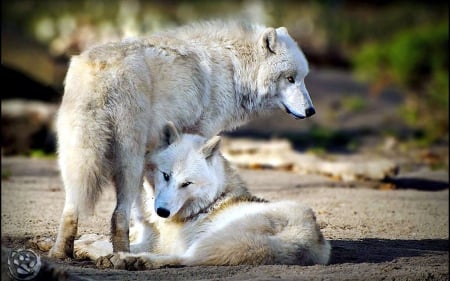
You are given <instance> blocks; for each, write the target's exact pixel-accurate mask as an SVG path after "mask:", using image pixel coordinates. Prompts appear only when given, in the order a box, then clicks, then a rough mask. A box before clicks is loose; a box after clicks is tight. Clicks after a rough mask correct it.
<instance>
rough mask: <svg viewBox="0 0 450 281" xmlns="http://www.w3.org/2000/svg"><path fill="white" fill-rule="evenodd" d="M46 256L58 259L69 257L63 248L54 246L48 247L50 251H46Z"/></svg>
mask: <svg viewBox="0 0 450 281" xmlns="http://www.w3.org/2000/svg"><path fill="white" fill-rule="evenodd" d="M48 256H49V257H50V258H54V259H60V260H63V259H67V258H69V255H68V254H67V253H66V252H65V251H64V250H61V249H58V248H57V247H55V246H53V247H52V248H51V249H50V251H49V252H48Z"/></svg>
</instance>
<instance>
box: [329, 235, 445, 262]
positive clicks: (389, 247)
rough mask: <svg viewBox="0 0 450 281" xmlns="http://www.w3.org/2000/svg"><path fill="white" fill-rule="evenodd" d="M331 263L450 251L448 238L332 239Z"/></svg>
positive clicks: (386, 260)
mask: <svg viewBox="0 0 450 281" xmlns="http://www.w3.org/2000/svg"><path fill="white" fill-rule="evenodd" d="M331 245H332V247H333V250H332V255H331V260H330V264H341V263H381V262H388V261H392V260H394V259H397V258H401V257H417V256H423V255H426V254H427V253H430V252H434V253H436V252H442V253H443V254H444V253H447V255H448V252H449V248H448V246H449V244H448V240H445V239H425V240H388V239H375V238H368V239H362V240H332V241H331Z"/></svg>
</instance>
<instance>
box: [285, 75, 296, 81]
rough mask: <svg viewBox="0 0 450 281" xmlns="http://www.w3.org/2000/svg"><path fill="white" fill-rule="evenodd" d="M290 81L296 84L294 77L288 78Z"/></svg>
mask: <svg viewBox="0 0 450 281" xmlns="http://www.w3.org/2000/svg"><path fill="white" fill-rule="evenodd" d="M286 79H287V80H288V82H289V83H295V80H294V77H292V76H289V77H287V78H286Z"/></svg>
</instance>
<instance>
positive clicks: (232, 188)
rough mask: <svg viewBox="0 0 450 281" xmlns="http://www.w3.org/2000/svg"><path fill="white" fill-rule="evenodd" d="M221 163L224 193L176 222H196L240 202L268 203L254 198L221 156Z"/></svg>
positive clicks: (175, 219)
mask: <svg viewBox="0 0 450 281" xmlns="http://www.w3.org/2000/svg"><path fill="white" fill-rule="evenodd" d="M219 157H221V161H222V162H223V167H224V171H223V173H224V174H225V180H224V183H225V184H224V186H223V189H222V192H221V193H219V195H218V196H217V197H216V198H215V199H213V200H212V201H211V202H209V204H206V206H204V207H202V208H200V209H198V210H196V211H194V212H192V214H190V215H189V216H187V217H183V218H174V221H176V222H188V221H192V220H196V219H198V218H199V217H200V215H202V214H209V215H211V214H213V213H217V212H220V211H221V210H223V209H224V208H225V207H226V206H229V205H232V204H236V203H238V202H268V201H267V200H265V199H261V198H258V197H256V196H253V195H252V194H251V193H250V192H249V191H248V189H247V187H246V185H245V183H244V181H243V180H242V179H241V177H240V176H239V175H238V174H237V173H236V171H235V170H234V169H233V168H232V167H231V166H230V164H229V162H228V161H227V160H226V159H224V158H223V156H222V155H220V156H219Z"/></svg>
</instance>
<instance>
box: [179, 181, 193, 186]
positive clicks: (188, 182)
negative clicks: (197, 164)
mask: <svg viewBox="0 0 450 281" xmlns="http://www.w3.org/2000/svg"><path fill="white" fill-rule="evenodd" d="M191 184H192V182H190V181H186V182H183V183H182V184H181V187H188V186H190V185H191Z"/></svg>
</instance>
